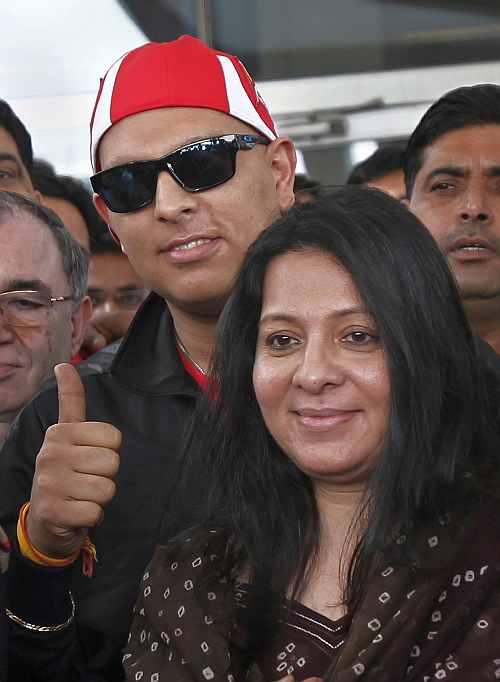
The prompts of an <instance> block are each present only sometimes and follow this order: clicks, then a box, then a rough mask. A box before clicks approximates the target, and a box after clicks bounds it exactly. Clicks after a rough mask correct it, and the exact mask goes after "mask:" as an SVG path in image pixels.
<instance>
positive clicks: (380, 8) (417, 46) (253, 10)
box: [212, 0, 500, 80]
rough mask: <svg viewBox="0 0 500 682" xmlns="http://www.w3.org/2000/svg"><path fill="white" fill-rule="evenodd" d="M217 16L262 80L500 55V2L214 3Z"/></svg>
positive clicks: (217, 27) (224, 44)
mask: <svg viewBox="0 0 500 682" xmlns="http://www.w3.org/2000/svg"><path fill="white" fill-rule="evenodd" d="M212 17H213V27H212V33H213V43H214V45H216V46H217V47H218V48H219V49H222V50H225V51H229V52H235V53H236V54H238V55H239V56H241V57H242V59H243V60H244V61H245V64H246V65H247V66H248V68H249V70H250V71H251V72H252V74H253V75H254V77H255V78H256V80H267V79H273V80H274V79H285V78H300V77H307V76H322V75H327V74H328V75H334V74H344V73H363V72H371V71H382V70H387V69H402V68H415V67H424V66H433V65H444V64H458V63H468V62H478V61H489V60H497V59H499V57H500V43H499V38H500V2H499V1H498V0H473V1H472V0H418V1H416V0H413V1H411V0H349V2H346V0H314V2H308V3H306V2H303V0H252V2H248V0H239V1H238V0H236V1H235V0H212Z"/></svg>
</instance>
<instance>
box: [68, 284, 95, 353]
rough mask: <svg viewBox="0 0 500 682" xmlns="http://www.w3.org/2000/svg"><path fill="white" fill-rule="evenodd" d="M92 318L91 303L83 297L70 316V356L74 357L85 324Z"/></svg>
mask: <svg viewBox="0 0 500 682" xmlns="http://www.w3.org/2000/svg"><path fill="white" fill-rule="evenodd" d="M91 317H92V301H91V300H90V297H89V296H84V298H83V299H82V301H81V302H80V304H79V305H78V306H77V307H76V308H75V309H74V310H73V312H72V314H71V322H72V329H71V355H72V356H73V355H76V354H77V353H78V351H79V350H80V348H81V345H82V343H83V339H84V338H85V331H86V329H87V324H88V322H89V320H90V318H91Z"/></svg>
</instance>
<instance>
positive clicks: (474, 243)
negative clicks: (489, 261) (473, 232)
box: [447, 237, 496, 260]
mask: <svg viewBox="0 0 500 682" xmlns="http://www.w3.org/2000/svg"><path fill="white" fill-rule="evenodd" d="M447 252H448V254H449V255H451V256H454V257H456V258H459V259H465V260H470V259H477V258H490V257H492V256H494V255H496V248H495V247H494V246H493V245H492V243H491V242H490V241H488V240H487V239H485V238H484V237H460V239H456V240H455V241H454V242H452V244H451V245H450V247H449V248H448V249H447Z"/></svg>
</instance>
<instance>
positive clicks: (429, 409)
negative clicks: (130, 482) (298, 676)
mask: <svg viewBox="0 0 500 682" xmlns="http://www.w3.org/2000/svg"><path fill="white" fill-rule="evenodd" d="M302 250H307V251H310V250H318V251H321V252H325V253H329V254H331V255H332V256H333V257H334V258H335V259H336V261H337V262H339V263H340V264H341V265H342V266H343V267H344V268H345V269H346V270H347V271H348V272H349V273H350V274H351V276H352V278H353V280H354V282H355V284H356V286H357V288H358V290H359V293H360V295H361V298H362V299H363V301H364V302H365V304H366V306H367V309H368V311H369V313H370V314H371V315H372V317H373V318H374V320H375V321H376V323H377V326H378V331H379V334H380V339H381V343H382V346H383V349H384V352H385V356H386V359H387V365H388V371H389V376H390V385H391V404H390V417H389V425H388V432H387V435H386V441H385V447H384V449H383V452H382V453H381V455H380V457H379V460H378V464H377V466H376V470H375V471H374V473H373V475H372V477H371V479H370V482H369V489H368V492H367V497H366V507H365V508H364V510H363V518H364V519H366V523H365V530H364V533H363V535H362V538H361V540H360V543H359V545H358V547H357V550H356V552H355V554H354V558H353V560H352V562H351V566H350V571H349V575H348V581H347V585H346V587H345V592H344V597H345V603H346V605H347V607H348V609H353V608H355V606H356V604H357V603H358V601H359V599H360V597H361V596H362V594H363V590H364V586H365V585H366V578H367V575H368V572H369V571H370V569H371V567H372V566H373V562H374V560H375V557H377V556H378V555H379V552H380V551H381V550H382V549H383V548H384V547H386V546H387V544H388V543H389V542H390V541H391V539H393V538H394V533H395V532H405V531H408V530H410V529H411V528H412V527H415V526H416V527H418V526H422V525H423V524H426V523H428V522H432V521H433V520H435V519H436V518H437V517H438V516H439V515H440V514H443V513H446V512H448V511H450V510H453V509H456V508H460V507H461V506H462V503H463V501H464V500H465V499H468V498H469V497H470V489H471V488H474V487H475V486H476V485H479V484H478V483H477V479H478V476H476V473H475V472H478V471H479V470H480V469H481V467H482V466H483V464H484V465H486V464H487V463H488V461H489V458H494V457H495V456H496V450H495V449H494V448H493V445H495V447H496V445H497V442H496V435H495V434H494V433H490V430H491V429H490V424H491V423H492V422H493V421H494V417H493V415H492V410H490V408H489V405H488V403H487V400H486V398H485V396H484V395H483V393H484V381H483V377H482V376H481V371H480V366H479V361H478V359H477V357H476V350H475V342H474V339H473V337H472V334H471V331H470V328H469V325H468V322H467V320H466V317H465V314H464V312H463V309H462V306H461V303H460V298H459V294H458V291H457V288H456V285H455V282H454V280H453V277H452V275H451V274H450V271H449V269H448V266H447V263H446V260H445V258H444V257H443V255H442V254H441V253H440V251H439V249H438V247H437V245H436V243H435V242H434V240H433V238H432V236H431V235H430V233H429V232H428V231H427V230H426V229H425V228H424V226H423V225H422V224H421V223H420V222H419V220H418V219H417V218H416V217H415V216H414V215H412V214H411V213H410V212H409V211H408V210H407V209H406V208H405V207H404V206H403V205H402V204H400V203H399V202H397V201H396V200H394V199H392V198H391V197H389V196H388V195H386V194H384V193H382V192H379V191H377V190H371V189H366V188H356V187H346V188H342V189H338V190H337V191H335V192H333V193H331V194H330V195H328V196H326V197H323V198H321V199H319V200H318V201H316V202H315V203H314V204H306V205H303V206H300V207H296V208H294V209H292V210H291V211H290V212H289V213H288V214H287V215H286V216H285V217H283V218H281V219H280V220H279V221H277V222H276V223H275V224H274V225H272V226H271V227H270V228H268V229H267V230H266V231H265V232H264V233H263V234H262V235H261V236H260V237H259V238H258V240H257V241H256V242H255V243H254V244H253V245H252V246H251V248H250V250H249V252H248V255H247V258H246V260H245V262H244V264H243V267H242V269H241V272H240V274H239V276H238V278H237V281H236V283H235V287H234V290H233V293H232V295H231V297H230V300H229V302H228V305H227V307H226V308H225V311H224V313H223V315H222V318H221V320H220V326H219V331H218V339H217V344H216V352H215V359H214V365H213V376H214V382H215V383H214V385H215V386H216V387H217V388H216V389H214V390H213V391H212V392H211V395H210V396H209V397H208V399H207V400H205V401H204V404H203V405H202V406H201V407H200V411H199V413H198V415H197V418H196V420H195V422H194V427H193V430H192V432H191V435H190V438H189V449H188V454H187V457H188V462H189V461H192V462H193V463H194V464H195V467H196V471H197V472H199V471H200V463H201V462H205V464H206V478H205V485H206V489H207V491H208V502H207V510H206V514H205V519H204V523H205V524H206V525H209V526H211V527H213V528H221V529H223V530H225V531H227V533H228V535H229V537H231V538H232V539H233V545H234V547H235V548H236V549H235V552H236V553H235V554H233V559H235V558H236V560H241V562H242V563H243V564H244V565H245V566H246V568H247V569H249V574H250V575H251V576H252V578H251V582H252V590H253V594H254V595H255V601H254V602H253V603H254V606H252V607H251V608H249V609H245V610H243V611H245V614H244V618H245V619H246V623H247V624H250V625H249V627H250V629H251V632H252V637H253V639H252V642H253V644H254V645H255V646H258V645H259V644H260V643H262V640H265V638H266V637H267V636H269V633H270V632H272V627H273V623H274V622H275V621H274V619H275V618H276V614H277V611H276V607H277V604H278V602H279V601H280V600H282V599H283V598H284V596H285V595H286V594H287V593H288V594H289V591H290V586H292V588H293V589H292V591H293V592H294V594H295V595H298V594H300V589H301V587H302V586H303V583H304V579H305V577H306V576H307V571H308V567H309V565H310V560H311V557H314V555H315V551H316V550H317V546H318V513H317V509H316V504H315V499H314V496H313V492H312V486H311V483H310V481H309V479H308V478H307V477H306V476H305V475H304V474H303V473H302V472H301V471H299V470H298V468H297V467H296V466H295V465H294V464H293V463H292V462H291V461H290V459H289V458H288V457H287V456H286V455H285V454H284V453H283V452H282V451H281V449H280V447H279V446H278V445H277V443H276V442H275V441H274V439H273V437H272V436H271V434H270V433H269V432H268V430H267V428H266V426H265V424H264V421H263V418H262V415H261V412H260V409H259V405H258V403H257V400H256V397H255V393H254V389H253V385H252V369H253V364H254V357H255V348H256V340H257V333H258V326H259V318H260V314H261V306H262V296H263V286H264V280H265V276H266V271H267V269H268V267H269V264H270V263H271V262H272V261H273V260H274V259H275V258H277V257H278V256H281V255H283V254H287V253H289V252H300V251H302ZM297 275H298V276H300V272H299V273H298V272H291V273H290V276H291V277H292V276H297ZM331 296H332V298H333V297H335V291H332V292H331ZM311 305H314V302H313V301H311ZM471 473H472V475H470V474H471ZM401 551H404V548H403V549H402V550H401ZM406 559H407V560H410V558H409V557H406ZM412 561H413V559H412Z"/></svg>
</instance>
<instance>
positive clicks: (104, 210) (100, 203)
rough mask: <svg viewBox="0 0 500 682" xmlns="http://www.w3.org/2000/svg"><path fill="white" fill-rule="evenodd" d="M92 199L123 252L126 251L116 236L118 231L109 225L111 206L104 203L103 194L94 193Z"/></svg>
mask: <svg viewBox="0 0 500 682" xmlns="http://www.w3.org/2000/svg"><path fill="white" fill-rule="evenodd" d="M92 201H93V202H94V206H95V208H96V211H97V213H99V215H100V216H101V218H102V219H103V220H104V222H105V223H106V225H107V226H108V230H109V232H110V234H111V236H112V237H113V239H114V240H115V242H116V243H117V244H118V246H119V247H120V248H121V250H122V251H123V253H125V250H124V248H123V246H122V243H121V241H120V240H119V239H118V237H117V236H116V233H115V232H114V231H113V230H112V229H111V227H110V225H109V208H108V207H107V206H106V204H105V203H104V200H103V198H102V197H101V196H99V194H94V195H93V196H92Z"/></svg>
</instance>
